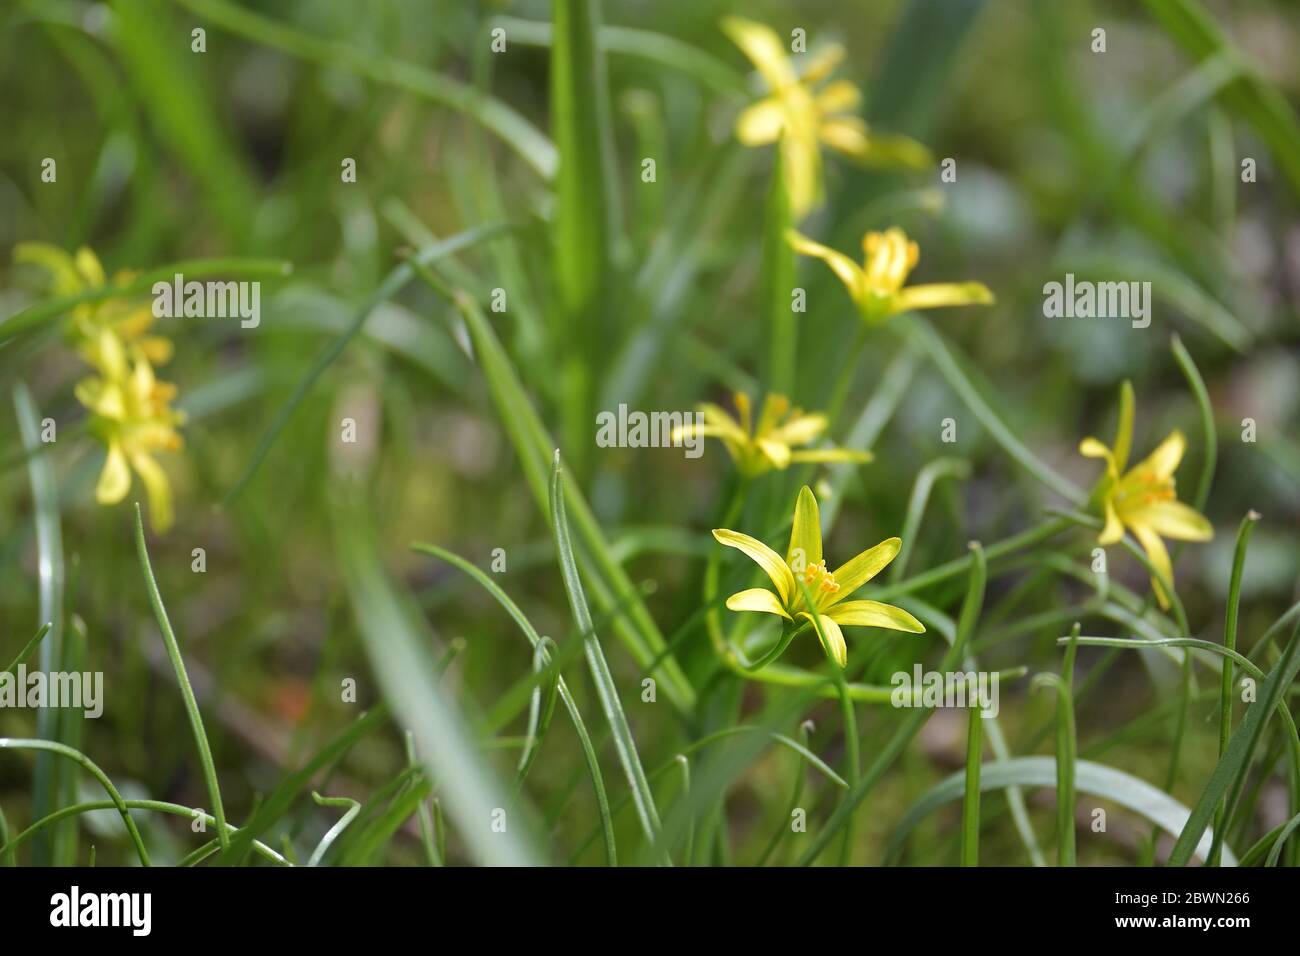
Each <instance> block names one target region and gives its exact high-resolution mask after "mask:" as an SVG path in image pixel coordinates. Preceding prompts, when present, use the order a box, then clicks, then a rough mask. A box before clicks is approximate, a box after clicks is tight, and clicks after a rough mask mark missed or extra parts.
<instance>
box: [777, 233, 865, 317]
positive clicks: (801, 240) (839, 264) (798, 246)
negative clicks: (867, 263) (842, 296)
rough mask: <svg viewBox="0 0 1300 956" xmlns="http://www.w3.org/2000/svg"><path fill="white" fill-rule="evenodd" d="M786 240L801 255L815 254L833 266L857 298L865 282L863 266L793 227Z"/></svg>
mask: <svg viewBox="0 0 1300 956" xmlns="http://www.w3.org/2000/svg"><path fill="white" fill-rule="evenodd" d="M786 240H787V241H788V242H789V243H790V246H791V248H793V249H794V251H795V252H797V253H799V254H800V255H805V256H813V257H815V258H817V259H820V260H822V261H823V262H825V263H826V264H827V265H828V266H830V267H831V271H832V272H834V273H835V274H836V275H837V276H839V278H840V281H841V282H843V283H844V285H845V287H847V288H848V290H849V295H851V296H853V298H854V299H855V300H856V299H857V297H858V294H859V290H860V288H861V286H862V282H863V274H862V268H861V266H859V265H858V264H857V263H856V262H854V261H853V260H852V259H850V258H849V257H848V256H846V255H845V254H844V253H842V252H836V251H835V250H834V249H831V248H829V247H827V246H823V245H822V244H821V243H820V242H813V240H811V239H809V238H808V237H807V236H803V235H800V234H799V233H797V232H795V231H794V230H793V229H791V230H790V231H789V232H788V233H786Z"/></svg>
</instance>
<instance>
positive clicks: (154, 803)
mask: <svg viewBox="0 0 1300 956" xmlns="http://www.w3.org/2000/svg"><path fill="white" fill-rule="evenodd" d="M123 803H124V804H125V805H126V808H127V809H128V810H153V811H156V812H158V813H171V814H174V815H176V816H178V817H189V818H190V819H193V818H194V817H195V815H196V814H197V815H198V816H199V817H201V818H202V819H203V822H204V823H207V824H211V825H213V826H215V825H216V822H217V818H216V817H214V816H212V814H210V813H205V812H203V811H202V810H199V809H198V808H196V807H185V806H181V805H180V804H179V803H167V802H164V801H162V800H124V801H123ZM116 806H117V804H116V803H115V802H114V801H112V800H97V801H90V802H87V803H77V804H74V805H72V806H68V807H61V808H59V809H58V810H55V811H54V812H53V813H51V814H49V815H48V816H44V817H42V818H41V819H39V820H37V821H36V822H35V823H33V824H32V825H31V826H29V827H28V828H27V829H26V830H24V831H23V832H22V833H20V834H18V835H17V836H16V837H14V838H13V840H11V841H10V842H8V843H5V844H0V858H3V857H4V856H5V854H7V853H11V852H13V851H14V850H16V849H17V848H18V847H19V846H21V845H22V844H24V843H26V842H27V840H28V839H30V838H31V837H32V836H33V835H34V834H36V833H38V832H39V831H41V830H43V829H45V828H46V827H48V826H50V825H52V824H55V823H58V822H59V821H60V820H64V819H66V818H68V817H74V816H77V815H79V814H82V813H90V812H91V811H92V810H112V809H114V808H115V807H116ZM226 829H227V830H228V831H229V832H230V833H238V832H239V828H238V827H236V826H232V825H231V824H226ZM220 845H221V844H220V841H218V840H209V841H208V842H207V843H205V844H203V846H201V847H198V848H197V849H196V850H194V851H193V852H192V853H190V854H189V855H188V856H186V857H184V858H182V860H181V861H180V862H179V863H178V864H177V866H190V865H192V864H193V863H195V862H198V860H200V859H203V858H204V857H207V856H211V855H212V854H213V853H215V852H216V851H217V850H218V849H219V848H220ZM253 849H254V850H256V851H257V852H258V854H259V855H261V856H262V857H264V858H266V859H267V860H270V861H271V862H272V863H275V864H277V865H278V866H292V865H293V864H292V863H290V862H289V861H288V860H287V859H285V858H284V857H283V856H282V855H281V854H279V853H277V852H276V851H275V850H273V849H271V848H270V847H269V846H267V845H266V844H265V843H263V842H261V841H260V840H254V841H253ZM197 854H202V856H199V857H198V858H197V859H191V858H192V857H195V856H196V855H197Z"/></svg>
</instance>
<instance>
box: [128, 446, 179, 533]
mask: <svg viewBox="0 0 1300 956" xmlns="http://www.w3.org/2000/svg"><path fill="white" fill-rule="evenodd" d="M131 467H132V468H134V469H135V471H136V474H138V475H139V476H140V481H142V482H143V483H144V487H145V490H146V491H147V492H148V493H149V520H150V521H151V522H153V526H154V529H155V530H157V531H166V530H167V529H168V528H170V527H171V526H172V486H171V481H170V480H169V479H168V478H167V472H165V471H163V469H162V466H161V465H160V464H158V462H157V460H156V459H155V458H154V457H153V456H152V455H150V454H147V453H145V452H135V453H134V454H132V455H131Z"/></svg>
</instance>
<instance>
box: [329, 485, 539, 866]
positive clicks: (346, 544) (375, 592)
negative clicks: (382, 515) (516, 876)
mask: <svg viewBox="0 0 1300 956" xmlns="http://www.w3.org/2000/svg"><path fill="white" fill-rule="evenodd" d="M356 491H357V489H356V488H348V489H345V490H344V491H343V492H342V493H341V497H340V501H339V502H338V503H337V504H336V508H337V509H338V511H337V514H336V519H335V521H336V523H335V530H336V533H337V535H338V542H339V544H338V553H339V556H340V561H341V565H342V571H343V580H344V584H345V586H346V588H347V592H348V596H349V598H350V600H351V603H352V610H353V614H354V616H355V618H356V623H357V629H358V631H359V632H360V634H361V638H362V643H363V645H364V647H365V650H366V655H367V657H368V658H369V659H370V662H371V666H372V667H373V668H374V672H375V676H376V678H377V680H378V681H379V685H380V687H381V688H382V689H383V692H384V696H385V699H387V700H389V701H390V702H391V703H392V705H393V709H394V712H395V713H396V714H397V716H398V717H399V718H400V719H401V722H402V725H403V726H404V727H406V728H409V729H410V730H411V732H412V734H413V735H414V737H415V744H416V752H417V753H418V754H419V756H420V759H421V761H422V763H423V764H424V766H425V767H426V768H427V771H428V774H429V778H430V780H434V781H437V783H438V785H439V788H440V790H441V792H442V794H443V798H444V799H445V800H446V801H447V805H448V807H449V809H450V810H451V815H452V817H453V818H454V819H455V820H456V823H457V824H458V825H459V829H460V833H461V836H462V837H463V838H464V840H465V842H466V844H467V846H468V848H469V851H470V854H471V855H472V856H473V858H474V859H475V860H476V861H477V862H479V863H482V864H485V865H489V866H532V865H536V864H537V862H538V857H537V854H536V851H535V850H534V849H533V847H534V846H535V844H534V842H533V840H532V837H531V834H530V827H529V825H528V817H527V814H526V813H525V812H518V811H516V812H514V813H513V814H512V815H511V816H509V817H507V818H505V825H506V829H505V831H504V832H494V831H493V823H494V822H495V820H494V817H495V816H496V811H503V812H504V809H505V807H506V805H507V801H506V795H505V791H504V790H503V789H502V788H501V787H500V786H499V784H498V782H497V780H496V775H495V773H494V772H493V770H492V768H491V767H490V766H489V765H488V763H487V762H486V760H485V759H484V758H483V757H482V756H481V755H480V754H479V753H478V752H477V751H476V749H475V748H474V746H473V745H472V744H471V742H470V737H469V734H468V732H467V731H466V729H465V727H464V721H463V719H462V718H461V716H460V714H459V713H458V711H457V709H456V708H455V706H454V704H453V702H452V701H451V700H449V699H448V698H447V696H446V692H445V691H444V690H443V689H442V687H441V686H440V685H439V683H438V681H437V680H435V677H434V665H433V662H432V660H430V658H429V655H428V652H427V650H426V647H427V644H428V638H427V636H426V635H424V634H422V633H421V631H422V630H423V628H422V627H421V623H422V619H420V618H419V617H418V615H417V614H416V613H415V612H414V611H413V610H411V609H410V608H409V607H408V605H407V602H406V601H405V600H403V598H402V596H401V595H400V594H399V592H398V591H397V589H396V586H395V585H394V584H393V582H392V581H391V580H390V579H389V577H388V574H387V572H386V571H385V570H384V568H383V566H382V565H381V564H380V562H379V559H378V555H377V553H376V545H375V543H374V542H373V541H372V540H371V539H370V532H369V525H368V522H367V521H366V520H364V516H363V514H362V512H361V505H360V504H359V503H358V502H355V501H352V500H351V498H352V495H354V494H355V493H356ZM413 809H414V808H413Z"/></svg>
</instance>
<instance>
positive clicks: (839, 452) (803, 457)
mask: <svg viewBox="0 0 1300 956" xmlns="http://www.w3.org/2000/svg"><path fill="white" fill-rule="evenodd" d="M875 457H876V456H875V455H873V454H871V452H869V451H867V450H866V449H865V448H864V449H857V448H830V447H827V448H805V449H803V450H802V451H795V452H791V453H790V461H792V462H799V461H806V462H837V461H847V462H855V463H857V464H864V463H866V462H869V461H872V460H874V459H875Z"/></svg>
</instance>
